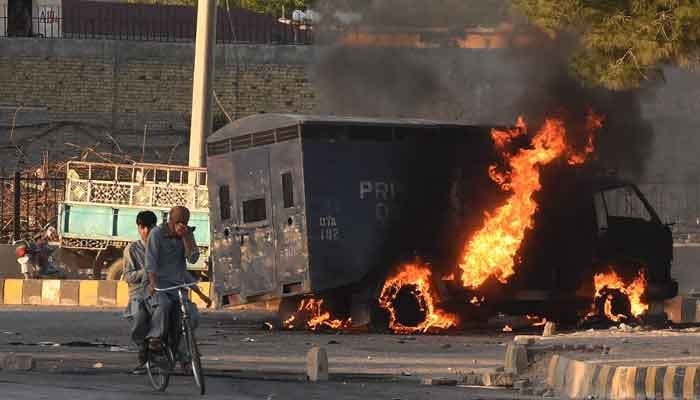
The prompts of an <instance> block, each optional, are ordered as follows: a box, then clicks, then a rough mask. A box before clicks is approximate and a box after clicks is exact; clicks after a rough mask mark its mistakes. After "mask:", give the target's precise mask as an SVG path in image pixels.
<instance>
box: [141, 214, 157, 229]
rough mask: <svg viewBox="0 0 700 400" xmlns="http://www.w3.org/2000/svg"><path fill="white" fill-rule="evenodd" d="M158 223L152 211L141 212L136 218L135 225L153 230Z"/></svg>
mask: <svg viewBox="0 0 700 400" xmlns="http://www.w3.org/2000/svg"><path fill="white" fill-rule="evenodd" d="M157 223H158V217H156V214H154V213H153V211H141V212H140V213H138V215H137V216H136V225H139V226H145V227H148V228H153V227H154V226H156V224H157Z"/></svg>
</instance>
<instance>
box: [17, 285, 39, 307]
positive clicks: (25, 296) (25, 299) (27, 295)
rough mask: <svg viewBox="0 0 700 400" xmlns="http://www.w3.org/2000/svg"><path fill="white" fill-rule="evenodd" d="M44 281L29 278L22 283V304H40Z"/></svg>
mask: <svg viewBox="0 0 700 400" xmlns="http://www.w3.org/2000/svg"><path fill="white" fill-rule="evenodd" d="M42 286H43V282H42V281H41V280H40V279H27V280H25V281H23V285H22V304H26V305H33V306H40V305H41V289H42Z"/></svg>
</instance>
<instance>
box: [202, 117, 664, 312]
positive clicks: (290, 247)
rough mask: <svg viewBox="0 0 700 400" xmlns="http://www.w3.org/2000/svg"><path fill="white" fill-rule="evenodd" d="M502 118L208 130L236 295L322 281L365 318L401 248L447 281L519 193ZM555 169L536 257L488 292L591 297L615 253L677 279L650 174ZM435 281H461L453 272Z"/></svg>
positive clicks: (318, 286) (216, 220) (226, 280)
mask: <svg viewBox="0 0 700 400" xmlns="http://www.w3.org/2000/svg"><path fill="white" fill-rule="evenodd" d="M490 130H491V127H482V126H467V125H460V124H456V123H446V122H438V121H428V120H417V119H396V120H391V119H372V118H352V117H326V116H323V117H322V116H305V115H292V114H259V115H254V116H250V117H246V118H243V119H240V120H237V121H234V122H232V123H230V124H228V125H227V126H225V127H223V128H221V129H220V130H218V131H217V132H215V133H214V134H213V135H212V136H211V137H210V138H209V139H208V143H207V151H208V159H207V162H208V186H209V200H210V218H211V220H210V224H211V254H212V262H213V274H214V289H215V291H216V293H217V294H218V296H219V300H220V301H221V303H222V305H224V306H226V305H236V304H245V303H250V302H258V301H263V300H276V299H281V306H280V307H281V309H285V307H291V306H293V305H295V304H297V302H298V300H299V298H300V297H302V296H307V295H314V296H321V297H323V298H324V299H326V300H327V301H328V304H329V305H331V306H332V307H334V308H335V309H336V310H344V312H347V313H348V314H350V315H352V318H353V322H354V323H366V322H368V321H369V320H370V319H372V318H373V316H377V315H379V314H377V312H379V311H378V308H377V302H376V300H377V297H378V295H379V291H380V289H381V286H382V284H383V282H384V280H385V279H386V277H387V274H389V273H390V272H391V271H392V268H395V267H396V266H398V265H400V264H401V263H402V262H406V261H410V260H413V259H414V258H415V257H416V256H418V257H421V258H422V259H423V260H424V262H427V263H430V265H431V266H432V268H433V271H434V273H433V277H434V278H436V280H438V281H439V280H441V279H440V278H441V277H444V276H447V275H448V274H449V273H451V272H455V269H456V266H457V264H458V261H459V257H460V254H461V251H462V249H463V246H464V244H465V243H466V241H467V240H468V238H469V236H470V235H471V234H473V233H474V232H475V231H476V230H477V229H478V228H479V227H480V225H481V224H482V223H483V216H484V212H486V211H489V210H491V209H493V208H494V207H495V206H497V205H499V204H502V203H503V201H504V200H505V199H506V196H507V193H504V192H503V191H502V190H500V188H499V187H498V186H497V185H496V184H495V183H494V182H493V181H491V179H490V178H489V174H488V168H489V165H492V164H494V163H498V162H499V158H498V155H497V154H495V151H494V149H493V143H492V139H491V136H490V134H489V133H490ZM500 161H501V162H502V160H500ZM542 180H543V184H542V186H543V189H542V190H541V191H540V192H539V193H537V196H538V201H539V202H540V210H539V211H538V213H537V216H536V221H535V228H534V229H533V231H532V232H531V233H529V234H528V235H527V238H526V240H525V242H524V243H523V246H522V249H521V253H519V254H518V259H519V260H520V264H522V265H518V268H517V270H516V271H518V272H517V273H516V277H515V278H514V279H513V281H512V284H509V285H508V286H507V288H504V287H502V286H503V285H500V284H499V283H498V282H493V283H492V284H491V283H489V282H487V284H485V285H484V287H483V288H480V289H481V290H483V291H484V292H488V293H489V302H491V303H494V304H495V303H499V302H500V303H503V304H506V303H507V302H514V303H517V304H523V302H527V301H532V300H537V301H539V302H540V303H544V304H547V303H549V304H554V303H556V304H564V300H567V299H572V301H573V299H575V298H577V296H578V297H579V300H581V298H582V297H586V299H585V301H588V302H589V303H590V300H591V297H590V293H586V294H581V290H580V289H581V287H585V286H586V285H585V283H586V282H589V281H592V277H593V274H594V272H595V271H596V270H600V269H604V268H608V267H610V266H615V268H616V270H617V271H618V272H619V273H621V274H623V275H626V276H629V277H632V276H633V275H635V274H636V273H637V271H638V269H639V268H640V267H644V268H645V269H646V270H647V279H648V281H649V283H648V290H647V296H648V297H649V300H650V301H661V300H663V299H666V298H669V297H672V296H674V295H675V294H676V291H677V285H676V283H675V282H674V281H673V280H672V279H671V276H670V266H671V257H672V256H671V255H672V251H671V250H672V247H671V246H672V243H671V233H670V230H669V229H668V227H667V226H665V225H664V224H662V223H661V222H660V220H659V218H658V216H657V215H656V213H655V212H654V210H653V209H652V208H651V207H650V205H649V203H648V202H647V201H646V200H645V199H644V197H643V196H642V194H641V192H639V190H638V189H637V188H636V186H634V185H633V184H631V183H628V182H624V181H621V180H618V179H616V178H614V177H605V178H604V179H599V178H598V177H597V175H595V174H593V173H591V171H590V170H588V169H586V168H585V167H577V168H572V167H570V166H568V165H567V164H566V162H565V161H562V162H561V165H558V166H557V165H555V166H551V167H550V166H548V168H547V173H545V172H544V171H543V176H542ZM564 183H566V184H564ZM436 286H439V287H442V290H441V292H442V294H443V296H445V298H446V299H449V298H450V297H453V298H454V297H455V289H454V288H452V289H450V285H445V284H444V282H443V284H441V283H440V282H436ZM453 286H454V285H453ZM589 286H590V284H589ZM490 287H493V289H489V288H490ZM465 291H466V289H463V288H460V293H459V294H458V296H457V297H458V298H460V299H462V300H464V299H465V298H466V297H465V296H469V295H470V294H469V293H465ZM555 299H556V300H557V301H556V302H553V301H552V300H555ZM462 303H464V301H462Z"/></svg>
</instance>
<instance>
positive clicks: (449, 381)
mask: <svg viewBox="0 0 700 400" xmlns="http://www.w3.org/2000/svg"><path fill="white" fill-rule="evenodd" d="M420 383H421V385H429V386H456V385H457V379H454V378H423V379H421V382H420Z"/></svg>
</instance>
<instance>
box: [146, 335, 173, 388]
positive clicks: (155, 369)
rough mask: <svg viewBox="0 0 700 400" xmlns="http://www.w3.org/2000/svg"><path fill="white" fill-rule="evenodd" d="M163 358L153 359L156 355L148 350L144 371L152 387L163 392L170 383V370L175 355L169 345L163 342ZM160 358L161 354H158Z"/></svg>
mask: <svg viewBox="0 0 700 400" xmlns="http://www.w3.org/2000/svg"><path fill="white" fill-rule="evenodd" d="M163 346H164V347H163V348H164V353H165V354H164V355H165V359H158V360H157V359H155V358H156V355H155V354H153V353H152V352H151V351H150V350H149V351H148V353H147V355H146V360H147V361H146V373H147V374H148V380H149V381H151V386H153V389H155V390H157V391H159V392H164V391H165V389H167V387H168V383H170V372H171V371H172V369H173V365H174V364H175V356H174V355H173V351H172V349H171V348H170V346H168V345H166V344H165V343H164V344H163ZM158 357H159V358H162V356H160V355H159V356H158Z"/></svg>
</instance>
